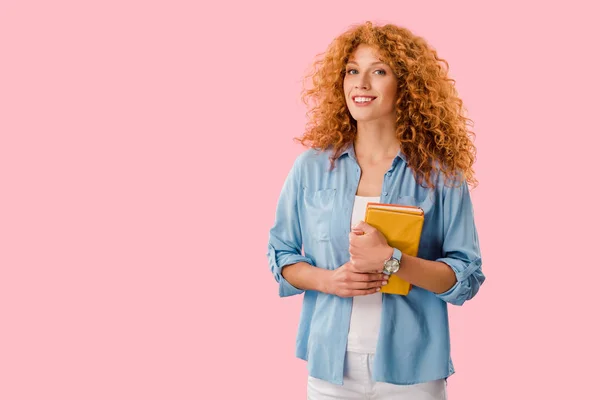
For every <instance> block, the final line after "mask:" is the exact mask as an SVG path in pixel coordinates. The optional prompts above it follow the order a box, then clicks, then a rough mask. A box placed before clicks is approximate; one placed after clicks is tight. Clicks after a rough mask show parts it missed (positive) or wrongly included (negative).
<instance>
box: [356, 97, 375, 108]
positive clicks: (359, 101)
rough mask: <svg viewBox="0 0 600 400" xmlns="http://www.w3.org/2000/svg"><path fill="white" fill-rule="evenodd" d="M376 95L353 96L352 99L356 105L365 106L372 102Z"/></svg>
mask: <svg viewBox="0 0 600 400" xmlns="http://www.w3.org/2000/svg"><path fill="white" fill-rule="evenodd" d="M376 98H377V97H372V96H356V97H353V98H352V100H353V101H354V104H356V105H357V106H366V105H369V104H371V103H372V102H373V100H375V99H376Z"/></svg>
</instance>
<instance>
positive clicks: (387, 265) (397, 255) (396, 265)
mask: <svg viewBox="0 0 600 400" xmlns="http://www.w3.org/2000/svg"><path fill="white" fill-rule="evenodd" d="M400 260H402V252H401V251H400V250H398V249H394V253H392V256H391V257H390V258H388V259H387V260H385V261H384V262H383V273H384V274H386V275H391V274H393V273H395V272H397V271H398V270H399V269H400Z"/></svg>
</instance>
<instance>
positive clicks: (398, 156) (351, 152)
mask: <svg viewBox="0 0 600 400" xmlns="http://www.w3.org/2000/svg"><path fill="white" fill-rule="evenodd" d="M344 154H347V155H348V156H350V157H352V159H353V160H354V161H356V153H355V152H354V141H352V142H350V144H349V145H348V146H347V147H346V149H345V150H344V151H343V152H342V154H340V157H341V156H343V155H344ZM398 159H401V160H402V161H404V162H406V156H405V155H404V153H403V152H402V150H398V153H397V154H396V157H395V158H394V161H393V162H392V168H393V167H395V166H396V163H397V162H398Z"/></svg>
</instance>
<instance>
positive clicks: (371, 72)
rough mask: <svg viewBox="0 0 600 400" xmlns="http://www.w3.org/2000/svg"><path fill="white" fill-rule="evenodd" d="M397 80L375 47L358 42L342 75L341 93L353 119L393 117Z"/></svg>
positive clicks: (370, 119) (369, 119) (367, 119)
mask: <svg viewBox="0 0 600 400" xmlns="http://www.w3.org/2000/svg"><path fill="white" fill-rule="evenodd" d="M397 85H398V80H397V78H396V76H395V75H394V73H393V71H392V69H391V68H390V67H389V66H388V65H387V64H385V63H383V62H382V61H381V60H380V59H379V58H378V54H377V49H376V48H374V47H371V46H368V45H365V44H360V45H359V46H358V47H357V48H356V49H355V51H354V52H353V53H352V54H351V55H350V58H349V60H348V63H347V64H346V75H345V77H344V96H345V98H346V104H347V105H348V109H349V110H350V114H351V115H352V117H353V118H354V119H355V120H356V121H372V120H377V119H382V118H383V119H386V118H392V119H395V118H396V109H395V107H396V92H397Z"/></svg>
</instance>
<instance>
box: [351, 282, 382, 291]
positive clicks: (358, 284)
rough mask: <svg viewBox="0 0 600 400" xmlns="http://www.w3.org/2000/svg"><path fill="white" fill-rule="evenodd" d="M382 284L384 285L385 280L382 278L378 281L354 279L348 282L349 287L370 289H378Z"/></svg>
mask: <svg viewBox="0 0 600 400" xmlns="http://www.w3.org/2000/svg"><path fill="white" fill-rule="evenodd" d="M381 286H383V281H382V280H377V281H366V282H365V281H354V282H348V283H347V284H346V287H347V288H348V289H352V290H370V289H377V288H380V287H381Z"/></svg>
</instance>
